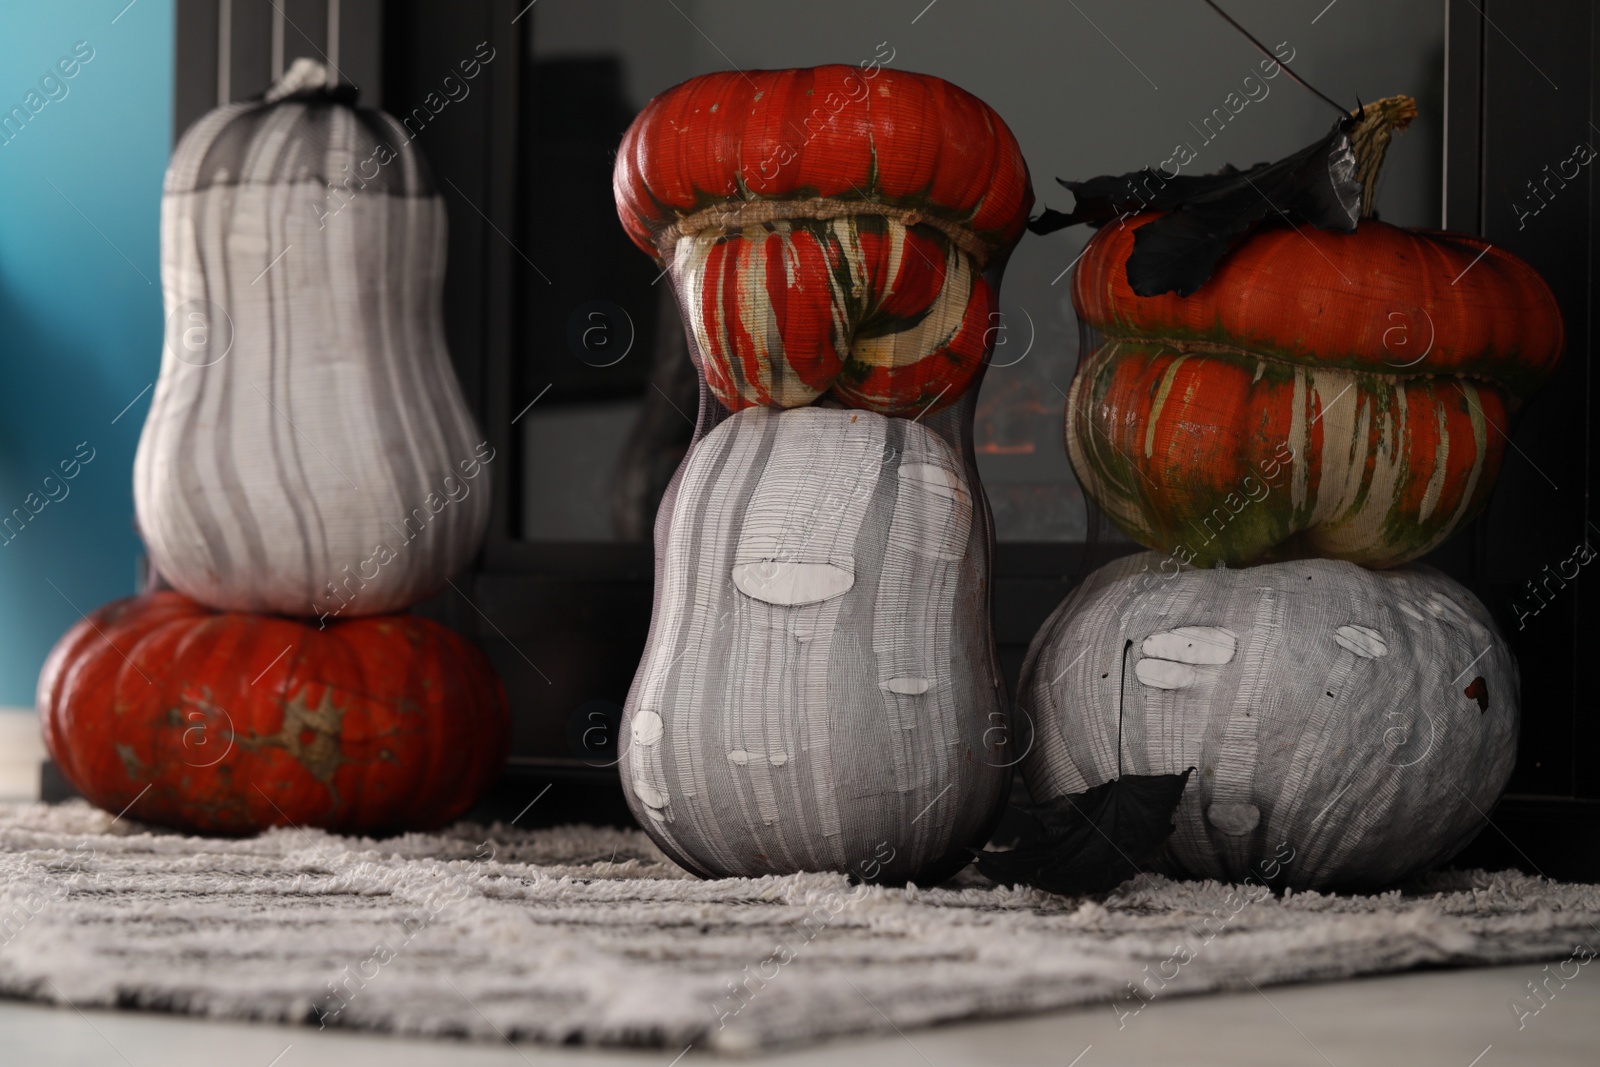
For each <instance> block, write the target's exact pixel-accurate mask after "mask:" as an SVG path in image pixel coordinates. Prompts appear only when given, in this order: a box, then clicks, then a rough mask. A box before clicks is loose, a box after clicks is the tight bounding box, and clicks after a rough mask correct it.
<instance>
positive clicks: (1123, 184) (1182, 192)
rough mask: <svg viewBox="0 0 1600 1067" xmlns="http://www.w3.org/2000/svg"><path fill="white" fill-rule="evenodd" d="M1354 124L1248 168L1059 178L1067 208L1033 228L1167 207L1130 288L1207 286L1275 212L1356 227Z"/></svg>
mask: <svg viewBox="0 0 1600 1067" xmlns="http://www.w3.org/2000/svg"><path fill="white" fill-rule="evenodd" d="M1355 121H1356V120H1355V118H1350V119H1345V120H1343V121H1341V122H1339V123H1336V124H1335V125H1334V127H1333V129H1332V130H1330V131H1328V133H1327V135H1326V136H1324V137H1323V138H1321V139H1320V140H1318V141H1317V142H1315V143H1314V144H1309V145H1307V146H1306V147H1304V148H1302V149H1300V151H1298V152H1295V153H1294V154H1293V155H1289V156H1285V157H1284V158H1283V159H1280V160H1278V161H1277V162H1276V163H1258V164H1256V165H1255V166H1253V167H1251V168H1250V169H1249V170H1237V169H1235V168H1234V167H1231V166H1229V167H1224V168H1223V169H1222V170H1221V171H1219V172H1218V173H1216V174H1206V175H1182V174H1180V175H1176V176H1173V177H1167V176H1166V175H1164V174H1162V173H1161V172H1160V171H1157V170H1153V169H1151V168H1149V167H1146V168H1144V169H1143V170H1138V171H1134V172H1133V173H1131V174H1119V175H1103V176H1101V177H1098V178H1091V179H1089V180H1088V181H1084V182H1073V181H1066V180H1063V179H1057V180H1058V181H1060V183H1061V184H1062V185H1063V186H1065V187H1066V188H1067V189H1069V190H1070V191H1071V192H1072V195H1073V197H1074V200H1075V203H1074V206H1073V209H1072V211H1071V213H1069V214H1067V213H1062V212H1059V211H1048V210H1047V211H1045V212H1044V213H1043V214H1041V215H1040V216H1039V217H1038V218H1036V219H1034V220H1033V221H1031V222H1030V223H1029V224H1028V228H1029V229H1031V230H1032V231H1033V232H1034V233H1052V232H1054V231H1055V230H1059V229H1062V228H1063V227H1066V226H1074V225H1077V224H1079V223H1088V224H1090V225H1093V226H1100V225H1103V224H1105V223H1107V222H1111V221H1112V220H1116V221H1117V222H1118V223H1119V224H1120V223H1123V222H1125V221H1126V220H1128V219H1130V218H1132V217H1134V216H1136V215H1138V214H1139V213H1141V212H1142V211H1144V210H1146V209H1147V208H1154V209H1155V210H1158V211H1162V212H1165V214H1164V215H1162V217H1161V218H1159V219H1157V220H1156V221H1155V222H1152V223H1150V224H1149V225H1148V226H1143V227H1141V228H1140V229H1139V232H1138V233H1137V234H1135V236H1134V244H1133V254H1132V255H1131V256H1129V257H1128V268H1127V269H1128V284H1129V286H1131V287H1132V289H1133V291H1134V292H1135V293H1137V294H1138V295H1139V296H1157V295H1159V294H1161V293H1165V292H1176V293H1177V294H1178V295H1179V296H1189V295H1190V294H1192V293H1194V292H1195V291H1196V290H1198V289H1199V288H1200V287H1201V286H1202V285H1204V284H1205V283H1206V280H1207V279H1209V278H1210V277H1211V273H1212V271H1213V270H1214V269H1215V268H1216V265H1217V263H1218V261H1220V260H1221V259H1222V257H1223V256H1224V255H1226V254H1227V252H1228V250H1229V249H1230V248H1232V247H1233V246H1234V244H1236V243H1237V242H1238V241H1239V240H1240V239H1241V238H1243V237H1244V236H1245V235H1246V234H1247V233H1248V232H1249V231H1250V230H1251V229H1252V228H1253V227H1254V226H1255V225H1257V224H1258V223H1259V222H1261V220H1262V219H1264V218H1268V217H1269V216H1270V217H1283V218H1287V219H1289V220H1290V221H1298V222H1305V223H1309V224H1310V225H1313V226H1317V227H1320V228H1322V229H1325V230H1337V231H1340V232H1342V233H1353V232H1354V231H1355V228H1356V221H1357V218H1358V217H1359V214H1360V209H1361V183H1360V182H1359V181H1357V179H1356V158H1355V154H1354V153H1353V152H1352V151H1351V147H1350V130H1352V129H1353V128H1354V124H1355Z"/></svg>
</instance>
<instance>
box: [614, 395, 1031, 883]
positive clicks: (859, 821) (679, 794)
mask: <svg viewBox="0 0 1600 1067" xmlns="http://www.w3.org/2000/svg"><path fill="white" fill-rule="evenodd" d="M982 510H983V509H982V501H981V498H979V497H978V496H977V495H976V494H975V492H974V490H973V486H972V483H971V481H970V478H969V474H968V471H967V469H966V467H965V465H964V464H963V462H962V460H961V458H960V456H959V455H958V454H957V453H956V451H955V450H954V449H952V448H951V447H950V446H949V445H948V444H947V443H946V442H945V441H944V439H943V438H941V437H940V436H939V435H938V434H937V433H934V432H933V431H931V430H929V429H928V428H926V427H925V426H924V425H922V424H921V423H918V422H913V421H911V420H907V419H894V418H886V417H883V416H880V415H875V414H872V413H870V412H853V411H848V410H844V409H838V408H821V407H806V408H798V409H793V410H786V411H784V410H775V409H771V408H764V407H758V408H750V409H748V410H745V411H741V412H740V413H738V414H736V415H734V416H732V417H730V418H728V419H726V420H725V421H723V422H722V423H721V424H720V425H718V426H717V427H716V429H714V430H713V431H712V432H711V433H710V434H709V435H707V436H706V437H705V438H704V439H703V440H702V441H700V442H699V443H697V444H696V445H695V446H694V448H693V449H692V450H691V451H690V453H689V456H688V459H687V460H686V461H685V463H684V465H683V467H682V468H681V469H680V471H679V474H678V477H677V479H676V481H675V482H674V485H673V488H672V490H671V492H670V493H669V495H668V497H667V500H666V502H665V503H664V504H663V526H662V529H663V530H664V531H665V539H664V544H662V546H661V547H660V548H659V550H658V560H657V567H656V575H657V579H656V581H657V585H656V605H655V614H654V617H653V619H652V624H651V630H650V637H649V641H648V643H647V645H646V649H645V655H644V659H643V661H642V662H641V664H640V666H639V671H638V673H637V675H636V676H635V678H634V683H633V687H632V689H631V691H630V692H629V695H628V702H627V706H626V707H625V709H624V715H623V720H622V728H621V742H620V748H619V751H620V760H619V767H620V769H621V773H622V783H623V788H624V790H625V791H626V793H627V796H628V802H629V805H630V806H631V808H632V810H633V812H634V814H635V816H636V817H637V818H638V820H639V823H640V825H642V826H643V827H644V828H645V829H646V830H648V831H649V832H650V835H651V836H652V837H653V838H654V839H655V840H656V842H657V843H658V844H659V845H660V846H661V847H662V849H663V850H664V851H666V852H667V853H668V854H669V855H670V856H672V857H673V858H674V859H675V860H677V862H679V863H680V864H681V865H683V866H684V867H686V868H688V869H689V870H691V871H694V872H696V873H698V874H701V875H702V876H706V877H735V876H748V877H758V876H761V875H765V874H782V873H789V872H793V871H801V870H836V871H845V872H849V873H851V874H854V875H856V876H857V877H866V878H867V879H868V880H878V881H888V882H904V881H907V880H915V881H918V882H922V883H924V884H931V883H933V882H937V881H939V880H942V879H943V878H944V877H945V876H947V875H948V874H950V873H953V872H954V870H956V869H957V868H959V867H961V866H963V865H965V864H966V863H967V862H968V860H969V858H970V854H969V852H968V850H969V849H971V848H975V847H979V846H981V845H982V843H983V841H984V839H985V836H986V834H987V832H988V830H989V829H990V828H991V827H992V825H993V823H994V821H995V819H996V818H997V817H998V815H999V812H1000V810H1001V808H1002V806H1003V804H1004V802H1005V798H1006V795H1007V786H1008V785H1009V782H1010V777H1011V771H1010V768H1009V762H1010V761H1009V760H1008V759H1007V757H1006V755H1005V752H1006V731H1005V729H1004V723H1005V716H1004V713H1003V705H1002V697H1001V689H1000V687H999V682H998V679H997V675H996V673H995V671H994V666H993V663H994V661H993V641H992V638H991V636H990V631H989V627H988V610H987V590H986V585H987V577H988V576H987V560H988V556H987V552H986V551H984V550H983V549H981V548H978V547H976V545H979V544H981V545H983V546H984V547H985V548H986V542H987V537H988V531H987V527H986V525H985V522H984V519H983V516H982V515H981V514H979V513H981V511H982Z"/></svg>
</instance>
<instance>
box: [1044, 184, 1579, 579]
mask: <svg viewBox="0 0 1600 1067" xmlns="http://www.w3.org/2000/svg"><path fill="white" fill-rule="evenodd" d="M1160 217H1161V216H1160V215H1159V213H1155V212H1150V213H1147V214H1146V215H1145V216H1143V217H1140V218H1137V219H1135V220H1133V221H1132V222H1130V223H1128V224H1117V225H1107V226H1106V227H1105V228H1104V229H1102V230H1101V231H1100V232H1099V233H1097V234H1096V235H1095V236H1094V238H1093V239H1092V240H1091V241H1090V242H1089V246H1088V248H1087V249H1086V251H1085V252H1084V254H1083V257H1082V261H1081V263H1080V265H1079V267H1078V272H1077V275H1076V277H1075V279H1074V282H1073V290H1072V295H1073V304H1074V306H1075V307H1076V308H1077V311H1078V316H1079V318H1080V320H1081V321H1082V322H1083V323H1084V324H1086V325H1087V326H1088V327H1090V328H1092V331H1093V337H1094V342H1095V343H1094V344H1093V345H1092V346H1091V347H1089V348H1088V349H1086V351H1085V353H1084V357H1083V359H1082V360H1081V361H1080V364H1079V367H1078V371H1077V375H1076V377H1075V378H1074V379H1073V383H1072V388H1071V390H1070V392H1069V399H1068V402H1067V416H1066V438H1067V451H1068V454H1069V455H1070V457H1071V459H1072V464H1073V468H1074V469H1075V470H1076V471H1077V474H1078V479H1079V481H1080V482H1081V483H1082V485H1083V488H1084V491H1085V492H1086V493H1087V494H1088V495H1089V496H1090V497H1091V498H1092V499H1094V500H1095V502H1096V503H1098V504H1099V505H1100V506H1101V507H1102V508H1104V509H1105V511H1106V513H1107V515H1108V516H1109V517H1110V518H1111V519H1112V520H1113V521H1114V522H1115V523H1116V524H1117V525H1118V526H1120V527H1121V528H1122V529H1123V530H1124V531H1125V532H1126V533H1127V534H1128V535H1129V536H1130V537H1132V538H1133V539H1134V540H1136V541H1138V542H1140V543H1141V544H1144V545H1146V546H1149V547H1151V548H1155V549H1158V550H1161V551H1170V552H1173V553H1175V554H1177V555H1178V556H1179V557H1180V562H1184V561H1188V560H1193V561H1194V562H1196V563H1198V564H1202V565H1210V564H1212V563H1215V562H1218V561H1221V562H1226V563H1229V564H1243V563H1249V562H1251V561H1254V560H1258V559H1263V558H1299V557H1306V556H1327V557H1332V558H1335V559H1344V560H1350V561H1352V562H1355V563H1361V564H1364V565H1367V566H1374V567H1387V566H1393V565H1395V564H1399V563H1403V562H1405V561H1407V560H1410V559H1415V558H1416V557H1418V556H1421V555H1423V554H1424V553H1426V552H1428V551H1429V550H1431V549H1432V548H1434V547H1435V546H1437V545H1438V544H1440V543H1441V542H1442V541H1444V540H1445V538H1447V537H1449V536H1450V534H1451V533H1452V532H1453V531H1454V530H1456V529H1458V528H1459V527H1460V526H1461V524H1462V523H1464V522H1466V521H1467V520H1468V519H1470V518H1471V517H1472V516H1473V515H1474V514H1476V513H1477V512H1478V510H1479V509H1480V508H1482V506H1483V505H1484V503H1485V502H1486V500H1487V499H1488V494H1489V491H1490V489H1491V488H1492V486H1493V484H1494V479H1495V476H1496V475H1497V474H1498V472H1499V469H1500V461H1501V457H1502V453H1503V452H1504V448H1505V442H1506V434H1507V433H1508V432H1509V426H1508V424H1507V416H1508V414H1509V413H1510V412H1511V411H1513V410H1515V408H1516V406H1517V405H1518V404H1519V403H1520V402H1521V401H1522V400H1523V399H1524V398H1526V397H1527V396H1528V395H1529V394H1530V393H1531V392H1532V391H1533V390H1534V389H1536V388H1537V387H1538V386H1539V385H1540V384H1541V383H1542V382H1544V381H1545V380H1546V379H1547V378H1548V377H1549V376H1550V374H1551V372H1552V371H1553V370H1554V368H1555V365H1556V361H1557V360H1558V359H1559V358H1560V356H1561V351H1562V347H1563V344H1564V337H1563V330H1562V323H1561V315H1560V311H1559V309H1558V308H1557V306H1556V300H1555V296H1554V294H1553V293H1551V291H1550V288H1549V286H1547V285H1546V284H1545V282H1544V280H1543V279H1541V278H1540V277H1539V275H1538V274H1537V273H1535V271H1534V270H1533V268H1532V267H1530V266H1528V264H1526V263H1524V262H1523V261H1522V260H1520V259H1518V258H1517V257H1516V256H1514V255H1512V254H1510V253H1509V252H1505V251H1503V250H1501V249H1499V248H1495V247H1492V246H1490V245H1488V244H1487V243H1485V242H1483V241H1481V240H1479V239H1478V238H1475V237H1469V236H1466V235H1463V234H1455V233H1442V232H1434V231H1423V230H1406V229H1400V228H1398V227H1395V226H1391V225H1388V224H1386V223H1383V222H1379V221H1377V220H1376V219H1373V218H1366V219H1363V220H1362V221H1361V222H1360V223H1359V225H1358V226H1357V228H1356V231H1355V232H1354V233H1353V234H1340V233H1331V232H1328V231H1324V230H1319V229H1315V228H1312V227H1309V226H1302V227H1292V226H1290V225H1289V224H1287V223H1284V222H1279V223H1276V224H1267V225H1264V226H1262V227H1261V228H1260V229H1259V230H1258V231H1257V232H1255V233H1254V234H1253V235H1252V236H1251V237H1249V238H1248V239H1246V240H1245V241H1243V242H1241V243H1240V244H1239V245H1238V246H1237V247H1236V248H1234V249H1233V250H1232V251H1231V252H1230V253H1229V254H1228V255H1227V256H1226V257H1225V258H1224V259H1223V260H1222V261H1221V263H1220V264H1219V265H1218V266H1217V268H1216V270H1215V272H1214V273H1213V274H1212V276H1211V278H1210V280H1209V281H1207V282H1206V283H1205V285H1203V286H1202V287H1201V288H1200V289H1199V291H1198V292H1196V293H1194V294H1193V295H1192V296H1188V297H1179V296H1176V295H1173V294H1171V293H1168V294H1163V295H1159V296H1149V297H1143V296H1137V295H1135V294H1134V292H1133V290H1132V288H1131V287H1130V286H1129V284H1128V279H1127V262H1128V258H1129V256H1130V255H1132V254H1133V250H1134V240H1135V236H1136V234H1137V233H1138V231H1139V230H1140V229H1141V228H1142V227H1144V226H1147V225H1150V224H1151V223H1153V222H1154V221H1155V220H1156V219H1158V218H1160ZM1279 469H1281V477H1280V476H1279V473H1280V472H1279ZM1269 471H1270V472H1271V473H1270V474H1269ZM1274 479H1276V480H1275V481H1274ZM1269 483H1270V484H1269Z"/></svg>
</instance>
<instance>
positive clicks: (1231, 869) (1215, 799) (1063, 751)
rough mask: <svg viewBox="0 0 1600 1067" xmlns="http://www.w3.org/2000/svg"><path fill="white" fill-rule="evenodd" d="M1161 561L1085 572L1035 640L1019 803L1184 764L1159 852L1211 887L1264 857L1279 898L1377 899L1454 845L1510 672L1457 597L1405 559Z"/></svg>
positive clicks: (1459, 593) (1500, 748)
mask: <svg viewBox="0 0 1600 1067" xmlns="http://www.w3.org/2000/svg"><path fill="white" fill-rule="evenodd" d="M1169 562H1170V561H1168V560H1165V559H1163V558H1162V557H1160V556H1158V555H1156V554H1154V553H1143V554H1140V555H1136V556H1128V557H1124V558H1122V559H1119V560H1115V561H1113V562H1112V563H1110V564H1108V565H1106V566H1104V567H1102V568H1100V569H1099V570H1097V571H1095V572H1094V573H1093V574H1091V575H1090V576H1089V577H1088V578H1087V579H1086V580H1085V581H1084V582H1083V583H1082V584H1081V585H1080V586H1079V587H1078V588H1076V589H1075V590H1073V592H1072V593H1071V594H1070V595H1069V596H1068V597H1067V599H1066V600H1065V601H1064V602H1063V603H1062V604H1061V606H1060V607H1059V608H1057V609H1056V611H1055V613H1054V614H1053V615H1051V617H1050V619H1049V620H1048V621H1047V622H1046V623H1045V625H1044V627H1043V628H1042V629H1041V630H1040V631H1039V633H1038V635H1037V636H1036V637H1035V638H1034V640H1033V644H1032V646H1031V647H1030V648H1029V650H1028V656H1027V659H1026V661H1025V663H1024V665H1023V669H1022V687H1021V690H1022V697H1021V700H1020V704H1021V706H1022V708H1023V709H1025V710H1026V712H1027V713H1028V714H1029V715H1030V716H1031V718H1032V719H1033V723H1034V731H1033V742H1032V747H1031V748H1030V749H1029V751H1028V753H1027V755H1026V757H1025V758H1024V759H1023V761H1022V764H1021V766H1022V770H1023V774H1024V776H1025V777H1026V779H1027V783H1028V787H1029V790H1030V791H1031V792H1032V793H1033V795H1034V796H1035V797H1036V798H1037V799H1039V800H1041V801H1042V800H1049V799H1053V798H1055V797H1060V796H1065V795H1069V794H1073V793H1080V792H1082V791H1083V790H1085V789H1087V788H1089V787H1091V786H1094V785H1098V784H1100V783H1102V782H1105V781H1108V780H1110V779H1112V778H1116V777H1118V776H1119V775H1122V774H1176V773H1181V772H1182V771H1183V770H1184V769H1185V768H1188V767H1194V768H1196V773H1195V774H1194V775H1193V776H1192V777H1191V778H1190V779H1189V784H1188V787H1187V788H1186V790H1185V792H1184V795H1183V800H1182V802H1181V804H1180V805H1179V808H1178V812H1177V816H1176V819H1175V823H1176V826H1177V831H1176V833H1174V835H1173V837H1172V839H1171V842H1170V853H1171V855H1172V857H1173V858H1174V859H1175V860H1176V863H1177V865H1178V867H1179V868H1180V870H1181V872H1182V873H1186V874H1188V875H1190V876H1193V877H1196V878H1215V879H1219V880H1222V881H1228V882H1238V881H1240V880H1241V879H1243V878H1244V877H1245V876H1246V875H1249V874H1251V873H1255V874H1256V876H1257V877H1260V870H1261V865H1262V864H1263V863H1268V862H1271V861H1274V860H1276V861H1277V863H1278V864H1281V865H1282V870H1283V872H1284V878H1285V884H1287V885H1290V886H1294V887H1297V888H1320V887H1326V886H1337V887H1349V888H1375V887H1378V886H1383V885H1387V884H1390V883H1392V882H1395V881H1397V880H1400V879H1402V878H1405V877H1406V876H1408V875H1410V874H1413V873H1416V872H1419V871H1423V870H1426V869H1428V868H1429V867H1432V866H1435V865H1437V864H1440V863H1443V862H1444V861H1445V860H1447V859H1449V858H1450V857H1451V856H1452V855H1454V854H1455V853H1456V852H1457V851H1458V850H1460V849H1461V848H1462V847H1463V846H1464V845H1465V844H1466V843H1467V842H1468V841H1470V840H1471V839H1472V837H1473V836H1474V835H1475V834H1476V833H1477V832H1478V830H1479V829H1480V828H1481V827H1482V826H1483V825H1484V822H1485V815H1484V813H1485V812H1487V811H1488V810H1489V809H1490V808H1491V807H1492V806H1493V805H1494V803H1495V801H1496V800H1497V799H1498V797H1499V796H1500V793H1501V791H1502V790H1503V789H1504V788H1505V785H1506V782H1507V780H1508V779H1509V778H1510V775H1511V768H1512V765H1513V763H1514V762H1515V757H1516V747H1517V720H1518V672H1517V664H1516V660H1515V659H1514V658H1513V657H1512V655H1511V651H1510V649H1509V648H1508V647H1507V646H1506V643H1505V641H1504V640H1503V639H1502V638H1501V636H1500V635H1499V633H1498V632H1497V631H1496V630H1495V626H1494V623H1493V622H1492V620H1491V618H1490V616H1489V613H1488V611H1487V610H1485V608H1484V607H1483V605H1482V604H1481V603H1479V602H1478V600H1477V599H1476V598H1475V597H1473V596H1472V594H1471V593H1469V592H1468V591H1467V590H1466V589H1464V588H1462V587H1461V586H1460V585H1458V584H1456V583H1455V582H1454V581H1451V580H1450V579H1449V578H1446V577H1445V576H1444V575H1442V574H1440V573H1438V572H1437V571H1434V570H1432V569H1430V568H1427V567H1420V566H1416V567H1401V568H1396V569H1393V570H1385V571H1371V570H1366V569H1364V568H1361V567H1358V566H1355V565H1353V564H1350V563H1345V562H1341V561H1333V560H1304V561H1299V562H1288V563H1273V564H1262V565H1259V566H1255V567H1247V568H1242V569H1237V568H1221V569H1211V570H1194V569H1188V568H1184V569H1179V568H1176V567H1172V566H1170V565H1169ZM1286 856H1292V859H1291V860H1289V862H1287V863H1284V862H1283V860H1284V858H1285V857H1286Z"/></svg>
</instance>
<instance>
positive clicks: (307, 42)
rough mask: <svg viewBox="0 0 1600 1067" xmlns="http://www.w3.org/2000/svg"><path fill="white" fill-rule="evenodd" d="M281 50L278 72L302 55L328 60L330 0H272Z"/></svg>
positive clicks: (275, 72) (319, 60) (276, 74)
mask: <svg viewBox="0 0 1600 1067" xmlns="http://www.w3.org/2000/svg"><path fill="white" fill-rule="evenodd" d="M273 15H274V16H275V19H276V21H277V22H278V23H279V25H278V26H277V27H276V28H275V30H274V32H275V33H276V34H277V35H278V40H279V43H280V46H281V54H280V55H279V57H278V62H277V63H275V64H274V66H275V68H276V69H275V70H274V71H273V73H274V75H275V76H278V75H281V74H282V73H283V71H285V70H288V69H289V65H290V64H291V63H293V62H294V61H295V60H296V59H300V58H302V57H304V58H306V59H315V60H317V61H318V62H321V63H327V62H328V0H273Z"/></svg>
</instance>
